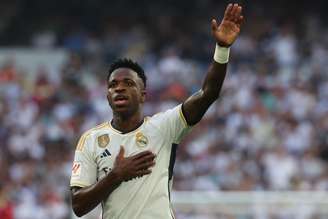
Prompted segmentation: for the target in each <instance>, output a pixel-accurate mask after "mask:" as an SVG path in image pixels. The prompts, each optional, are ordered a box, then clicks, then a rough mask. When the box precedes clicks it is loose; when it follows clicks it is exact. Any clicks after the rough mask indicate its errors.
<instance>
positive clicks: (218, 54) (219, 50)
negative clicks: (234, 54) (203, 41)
mask: <svg viewBox="0 0 328 219" xmlns="http://www.w3.org/2000/svg"><path fill="white" fill-rule="evenodd" d="M229 55H230V47H225V46H220V45H219V44H216V46H215V52H214V56H213V59H214V61H215V62H217V63H220V64H226V63H228V61H229Z"/></svg>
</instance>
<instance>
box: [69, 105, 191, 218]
mask: <svg viewBox="0 0 328 219" xmlns="http://www.w3.org/2000/svg"><path fill="white" fill-rule="evenodd" d="M181 106H182V105H179V106H176V107H175V108H173V109H170V110H168V111H166V112H162V113H158V114H156V115H154V116H152V117H146V118H145V120H144V122H143V124H142V125H141V126H140V127H139V128H138V129H136V130H134V131H132V132H129V133H125V134H122V133H120V132H119V131H118V130H115V129H114V128H113V127H112V126H111V124H110V122H106V123H103V124H101V125H98V126H96V127H95V128H93V129H90V130H89V131H87V132H85V133H84V134H83V135H82V137H81V138H80V140H79V143H78V145H77V149H76V152H75V158H74V164H73V168H72V176H71V183H70V185H71V186H79V187H85V186H89V185H92V184H94V183H96V182H97V181H98V180H100V179H102V178H103V177H104V176H106V174H107V173H108V172H110V171H111V169H112V168H113V165H114V162H115V158H116V156H117V154H118V152H119V150H120V146H121V145H122V146H123V147H124V149H125V157H127V156H131V155H134V154H136V153H139V152H141V151H144V150H150V151H152V152H154V153H155V154H156V155H157V156H156V158H155V162H156V164H155V166H154V167H153V168H152V173H151V174H149V175H145V176H143V177H141V178H138V179H133V180H130V181H128V182H123V183H122V184H121V185H120V186H119V187H118V188H116V189H115V190H114V191H113V192H112V193H111V194H110V195H109V197H108V198H107V199H106V200H105V201H104V202H102V207H103V219H154V218H156V219H172V218H174V215H173V212H172V209H171V203H170V190H171V185H172V184H171V183H172V171H173V165H174V161H175V153H176V147H177V144H178V143H179V142H180V140H181V139H182V137H183V136H184V135H185V134H186V133H187V132H188V131H189V130H190V127H189V126H188V125H187V123H186V120H185V118H184V116H183V114H182V109H181Z"/></svg>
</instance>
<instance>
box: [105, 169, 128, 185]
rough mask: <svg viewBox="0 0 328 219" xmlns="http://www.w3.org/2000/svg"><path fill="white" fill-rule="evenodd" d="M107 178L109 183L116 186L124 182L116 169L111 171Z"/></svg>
mask: <svg viewBox="0 0 328 219" xmlns="http://www.w3.org/2000/svg"><path fill="white" fill-rule="evenodd" d="M107 177H108V178H111V181H113V182H114V183H115V184H117V185H119V184H121V183H122V182H123V181H124V180H123V176H122V174H121V173H120V172H119V171H117V169H116V168H114V169H112V171H111V172H110V173H109V174H108V175H107Z"/></svg>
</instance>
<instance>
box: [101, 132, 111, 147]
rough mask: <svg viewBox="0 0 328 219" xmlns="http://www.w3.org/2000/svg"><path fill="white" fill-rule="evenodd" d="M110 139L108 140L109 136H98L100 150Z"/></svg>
mask: <svg viewBox="0 0 328 219" xmlns="http://www.w3.org/2000/svg"><path fill="white" fill-rule="evenodd" d="M109 141H110V139H109V135H108V134H103V135H100V136H98V145H99V147H101V148H104V147H106V146H107V145H108V143H109Z"/></svg>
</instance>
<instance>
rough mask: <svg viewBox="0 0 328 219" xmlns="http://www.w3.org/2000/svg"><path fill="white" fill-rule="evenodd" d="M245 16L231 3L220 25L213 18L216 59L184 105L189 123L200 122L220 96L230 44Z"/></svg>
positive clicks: (238, 7)
mask: <svg viewBox="0 0 328 219" xmlns="http://www.w3.org/2000/svg"><path fill="white" fill-rule="evenodd" d="M243 19H244V17H243V16H242V7H241V6H239V5H238V4H229V5H228V7H227V8H226V10H225V13H224V17H223V20H222V22H221V24H220V25H218V24H217V21H216V20H215V19H213V20H212V24H211V27H212V35H213V37H214V39H215V40H216V43H217V45H216V48H215V53H214V61H213V63H212V64H211V66H210V67H209V70H208V73H207V75H206V77H205V80H204V82H203V86H202V89H201V90H199V91H198V92H197V93H195V94H194V95H193V96H191V97H189V98H188V99H187V100H186V101H185V102H184V103H183V105H182V111H183V115H184V116H185V119H186V121H187V123H188V125H194V124H196V123H198V122H199V121H200V120H201V118H202V117H203V115H204V114H205V112H206V111H207V109H208V108H209V107H210V105H211V104H212V103H213V102H214V101H215V100H216V99H218V97H219V94H220V91H221V88H222V84H223V81H224V78H225V75H226V71H227V63H228V59H229V50H230V46H231V45H232V44H233V42H234V41H235V40H236V38H237V36H238V35H239V32H240V27H241V24H242V22H243Z"/></svg>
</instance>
